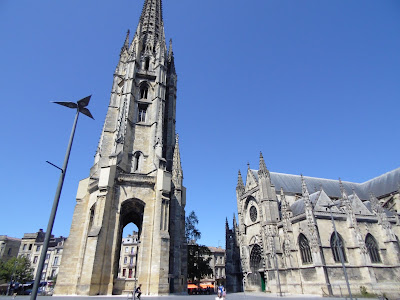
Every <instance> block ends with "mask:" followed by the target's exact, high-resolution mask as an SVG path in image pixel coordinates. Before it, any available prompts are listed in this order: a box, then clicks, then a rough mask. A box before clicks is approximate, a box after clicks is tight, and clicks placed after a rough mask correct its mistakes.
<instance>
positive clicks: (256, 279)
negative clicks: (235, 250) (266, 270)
mask: <svg viewBox="0 0 400 300" xmlns="http://www.w3.org/2000/svg"><path fill="white" fill-rule="evenodd" d="M262 268H263V261H262V251H261V247H260V245H258V244H254V245H253V247H252V249H251V251H250V270H251V274H250V275H249V283H250V285H251V286H252V288H253V289H259V290H261V289H262V286H263V284H264V286H265V283H263V280H264V279H263V278H262V277H263V276H262V275H263V274H262V273H260V272H259V270H260V269H262Z"/></svg>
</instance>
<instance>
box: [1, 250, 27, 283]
mask: <svg viewBox="0 0 400 300" xmlns="http://www.w3.org/2000/svg"><path fill="white" fill-rule="evenodd" d="M11 279H12V280H14V281H16V282H19V283H25V282H27V281H31V280H32V279H33V268H32V266H31V262H30V260H29V259H28V258H26V257H24V256H21V257H18V258H16V257H14V258H11V259H9V260H8V261H6V262H3V261H0V280H5V281H6V282H9V281H11Z"/></svg>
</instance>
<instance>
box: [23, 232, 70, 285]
mask: <svg viewBox="0 0 400 300" xmlns="http://www.w3.org/2000/svg"><path fill="white" fill-rule="evenodd" d="M45 235H46V233H45V232H44V231H43V229H39V231H38V232H35V233H25V234H24V236H23V238H22V240H21V243H20V244H21V245H20V248H19V252H18V256H25V257H26V258H28V259H29V260H30V262H31V266H32V268H33V269H34V270H33V275H34V276H35V275H36V274H37V268H38V265H39V259H40V255H41V253H42V249H43V241H44V237H45ZM66 239H67V238H66V237H63V236H60V237H54V236H53V235H52V236H51V237H50V240H49V245H48V248H47V253H46V259H45V262H44V265H43V271H42V275H41V277H40V280H41V281H50V282H52V281H53V280H54V279H55V278H56V276H57V275H58V271H59V267H60V263H61V258H62V255H63V248H64V242H65V241H66Z"/></svg>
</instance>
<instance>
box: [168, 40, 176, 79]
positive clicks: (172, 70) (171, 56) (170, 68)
mask: <svg viewBox="0 0 400 300" xmlns="http://www.w3.org/2000/svg"><path fill="white" fill-rule="evenodd" d="M168 72H169V73H170V74H171V73H172V74H176V71H175V62H174V50H172V39H170V40H169V48H168Z"/></svg>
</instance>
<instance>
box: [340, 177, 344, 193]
mask: <svg viewBox="0 0 400 300" xmlns="http://www.w3.org/2000/svg"><path fill="white" fill-rule="evenodd" d="M339 187H340V192H341V193H342V196H343V193H344V192H345V190H344V186H343V182H342V179H340V177H339Z"/></svg>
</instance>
